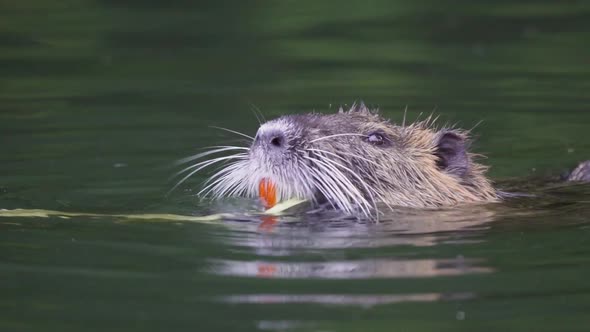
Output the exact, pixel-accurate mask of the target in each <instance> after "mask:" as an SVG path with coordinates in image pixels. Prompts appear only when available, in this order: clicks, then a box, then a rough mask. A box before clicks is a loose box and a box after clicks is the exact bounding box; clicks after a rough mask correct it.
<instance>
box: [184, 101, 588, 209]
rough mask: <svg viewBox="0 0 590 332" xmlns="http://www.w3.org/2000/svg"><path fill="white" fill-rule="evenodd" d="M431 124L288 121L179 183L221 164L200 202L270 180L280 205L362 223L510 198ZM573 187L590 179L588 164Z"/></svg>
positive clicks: (313, 117)
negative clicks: (317, 209) (388, 211)
mask: <svg viewBox="0 0 590 332" xmlns="http://www.w3.org/2000/svg"><path fill="white" fill-rule="evenodd" d="M433 122H434V120H432V118H431V117H429V118H427V119H426V120H424V121H419V122H415V123H412V124H408V125H406V124H405V120H404V123H402V124H399V125H398V124H394V123H391V122H390V121H389V120H386V119H384V118H382V117H381V116H380V115H379V114H378V113H377V111H375V110H370V109H368V108H367V107H366V106H365V105H364V104H363V103H362V102H361V103H359V104H353V106H352V107H351V108H350V109H349V110H346V111H345V110H343V109H342V108H340V110H339V111H338V113H335V114H317V113H311V114H302V115H285V116H282V117H280V118H278V119H275V120H271V121H269V122H266V123H263V124H261V126H260V128H259V129H258V132H257V134H256V136H255V137H251V136H248V135H244V134H241V133H237V132H234V133H237V134H240V135H242V136H247V137H248V138H249V139H251V140H252V143H251V146H250V147H234V146H220V147H216V148H215V149H213V150H211V151H208V152H204V153H201V154H198V155H195V156H193V157H189V158H186V159H185V160H184V161H185V162H187V161H192V160H195V159H199V158H202V157H205V156H209V155H211V154H215V153H220V152H226V151H231V152H233V151H238V152H237V153H235V154H233V155H230V156H223V157H218V158H213V159H210V160H206V161H202V162H199V163H196V164H194V165H192V166H189V167H187V168H186V169H184V170H183V171H181V172H179V173H182V172H187V171H191V172H190V173H189V174H188V175H187V176H186V177H185V178H183V179H182V180H181V181H180V182H179V183H178V184H180V183H181V182H183V181H184V180H186V179H187V178H188V177H190V176H191V175H192V174H194V173H196V172H198V171H199V170H201V169H203V168H205V167H208V166H210V165H214V164H216V163H218V162H223V163H224V164H225V166H224V167H223V168H221V170H219V171H218V172H217V173H215V174H213V176H212V177H211V178H210V179H209V180H208V181H207V182H206V183H205V186H204V188H203V189H202V190H201V191H200V192H199V195H201V194H203V195H205V196H206V195H211V196H212V197H214V198H219V197H226V196H248V197H259V195H260V194H261V193H260V192H259V190H260V191H262V189H259V188H261V183H262V181H264V180H265V179H269V180H270V181H272V183H274V184H276V198H277V199H278V200H279V201H281V200H285V199H289V198H299V199H307V200H310V201H311V202H312V203H314V204H316V205H318V204H324V205H329V206H332V207H333V208H336V209H339V210H342V211H344V212H345V213H347V214H355V215H364V216H372V215H373V214H374V213H376V211H378V208H377V203H379V204H384V205H386V206H388V207H390V208H394V207H409V208H438V207H444V206H452V205H457V204H464V203H487V202H497V201H500V200H502V199H503V198H504V197H506V196H510V194H506V193H503V192H501V191H498V190H496V189H495V188H494V186H493V184H492V182H491V181H490V180H489V179H488V178H487V177H486V175H485V173H486V170H487V167H486V166H483V165H481V164H479V163H477V162H476V158H477V157H478V155H476V154H473V153H470V152H469V151H468V148H469V132H468V131H464V130H460V129H456V128H439V129H437V128H435V127H434V125H433ZM221 129H223V128H221ZM232 132H233V131H232ZM568 180H575V181H578V180H584V181H588V180H590V161H589V162H585V163H583V164H581V165H580V166H579V167H578V168H577V169H576V170H574V171H573V172H572V173H571V175H570V177H569V178H568ZM178 184H177V185H178ZM273 194H274V191H273Z"/></svg>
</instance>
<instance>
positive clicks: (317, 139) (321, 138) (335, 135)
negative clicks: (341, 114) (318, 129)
mask: <svg viewBox="0 0 590 332" xmlns="http://www.w3.org/2000/svg"><path fill="white" fill-rule="evenodd" d="M340 136H361V137H367V135H363V134H355V133H350V134H334V135H328V136H323V137H320V138H316V139H314V140H311V141H309V143H315V142H317V141H321V140H324V139H328V138H332V137H340Z"/></svg>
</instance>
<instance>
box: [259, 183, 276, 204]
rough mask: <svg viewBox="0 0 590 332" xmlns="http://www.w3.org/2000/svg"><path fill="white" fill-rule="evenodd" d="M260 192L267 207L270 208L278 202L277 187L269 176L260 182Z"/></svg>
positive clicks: (261, 198)
mask: <svg viewBox="0 0 590 332" xmlns="http://www.w3.org/2000/svg"><path fill="white" fill-rule="evenodd" d="M258 193H259V196H260V200H261V201H262V204H263V205H264V208H265V209H270V208H271V207H273V206H275V204H277V189H276V187H275V184H274V183H273V182H272V181H271V180H270V179H268V178H263V179H262V180H260V183H259V184H258Z"/></svg>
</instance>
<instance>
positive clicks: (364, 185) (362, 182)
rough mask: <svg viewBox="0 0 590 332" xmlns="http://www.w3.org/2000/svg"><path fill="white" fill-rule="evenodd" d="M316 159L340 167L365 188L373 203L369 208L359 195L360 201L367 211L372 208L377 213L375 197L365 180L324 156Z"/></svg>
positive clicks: (367, 203)
mask: <svg viewBox="0 0 590 332" xmlns="http://www.w3.org/2000/svg"><path fill="white" fill-rule="evenodd" d="M318 157H320V158H321V159H322V160H323V161H324V162H327V163H330V164H332V165H333V166H335V167H340V168H342V169H344V170H346V171H348V173H349V174H350V175H352V176H353V177H355V178H356V179H357V180H358V181H359V183H360V184H361V185H362V186H363V187H364V188H365V191H366V192H367V194H368V195H369V196H370V198H371V202H372V203H373V205H372V206H370V205H369V202H368V201H367V200H366V199H364V197H363V196H362V194H361V197H362V198H363V199H362V201H363V204H364V205H365V206H367V207H368V209H371V208H374V210H375V212H376V213H378V209H377V204H376V202H375V197H374V194H373V191H372V190H370V189H369V187H368V186H367V184H366V182H365V180H363V179H362V178H361V177H360V176H358V175H357V174H356V173H355V172H354V171H353V170H352V169H350V168H349V167H346V166H345V165H343V164H341V163H338V162H336V161H334V160H332V159H330V158H328V157H326V156H322V155H318ZM347 180H348V179H347ZM348 182H349V183H350V181H348ZM351 184H352V183H351ZM357 192H358V190H357Z"/></svg>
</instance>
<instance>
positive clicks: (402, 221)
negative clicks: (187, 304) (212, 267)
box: [220, 204, 514, 256]
mask: <svg viewBox="0 0 590 332" xmlns="http://www.w3.org/2000/svg"><path fill="white" fill-rule="evenodd" d="M504 209H505V208H504ZM505 213H506V211H502V210H501V207H499V206H498V205H495V204H491V205H475V206H465V207H462V208H454V209H440V210H430V211H424V210H411V209H401V210H399V211H389V212H388V213H387V214H386V215H385V216H383V217H382V218H381V220H380V221H379V222H378V223H377V222H372V221H365V222H358V221H354V220H343V219H341V218H340V219H337V220H334V219H332V218H331V217H333V216H330V215H328V216H324V217H322V218H318V217H317V216H311V217H310V216H305V215H298V216H296V217H295V218H293V217H290V218H289V217H282V218H277V217H268V216H266V217H260V218H261V219H260V220H257V219H253V222H252V223H244V222H235V223H234V222H228V223H226V225H228V226H230V227H231V228H233V229H235V230H241V231H242V232H233V233H231V234H227V233H224V234H223V236H220V239H221V240H222V241H225V242H226V243H227V244H228V245H232V246H238V247H245V248H250V249H253V250H254V251H255V252H256V253H257V254H259V255H265V256H286V255H291V254H293V252H294V251H301V250H305V251H310V250H320V249H340V248H382V247H390V246H400V245H409V246H417V247H422V246H433V245H437V244H441V243H454V244H459V243H474V242H478V241H481V240H480V238H479V237H478V235H479V234H481V232H482V231H485V230H487V229H488V228H489V224H490V222H491V221H493V220H495V219H496V218H497V217H499V216H501V215H502V214H505ZM509 213H514V211H510V212H509ZM306 217H307V220H306V219H305V218H306ZM314 218H315V219H314ZM293 220H295V222H293ZM302 220H304V221H302Z"/></svg>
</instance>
